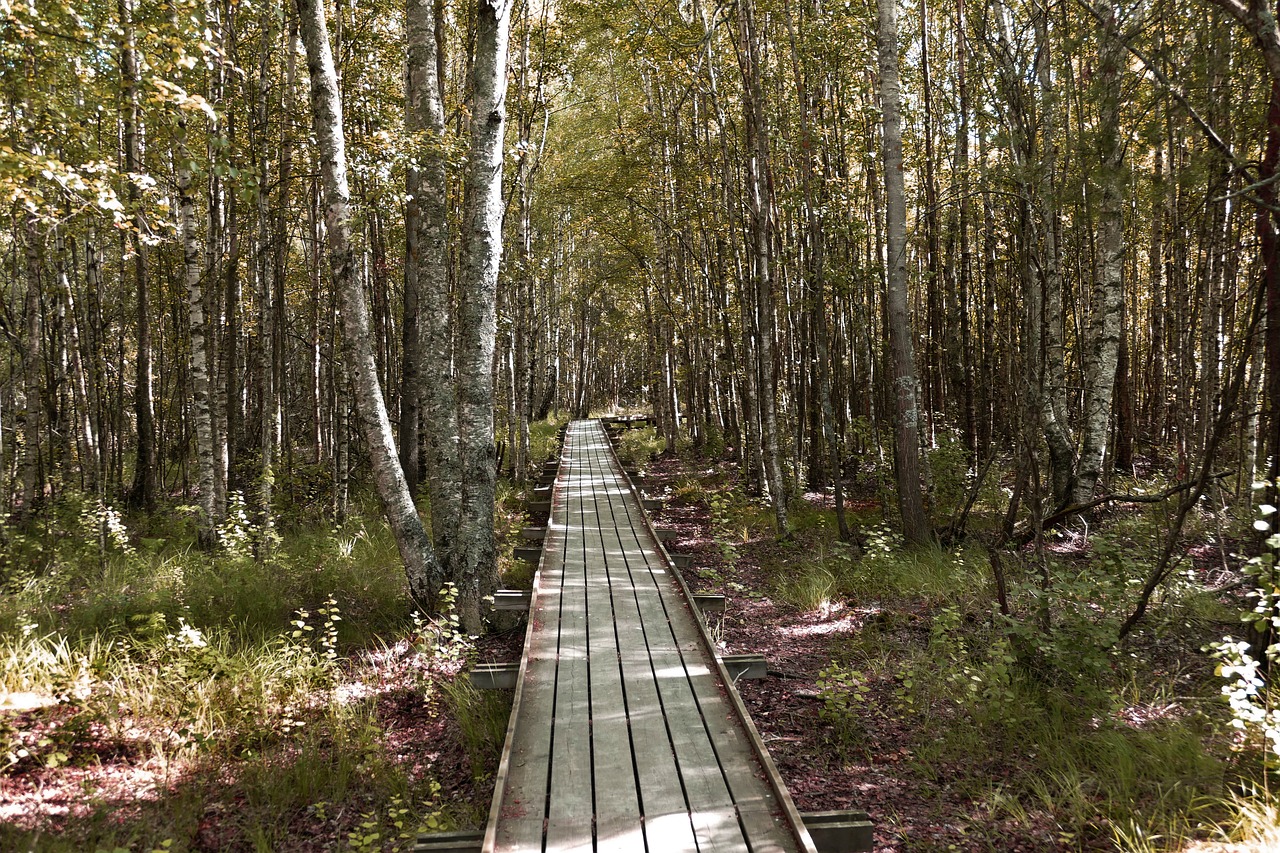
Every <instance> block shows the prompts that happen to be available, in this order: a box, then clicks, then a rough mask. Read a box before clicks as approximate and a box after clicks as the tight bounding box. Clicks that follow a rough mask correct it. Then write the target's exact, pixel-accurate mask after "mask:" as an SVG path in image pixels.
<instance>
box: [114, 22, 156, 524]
mask: <svg viewBox="0 0 1280 853" xmlns="http://www.w3.org/2000/svg"><path fill="white" fill-rule="evenodd" d="M117 9H118V12H119V15H120V29H121V45H120V77H121V81H122V83H123V85H124V91H123V95H124V122H123V123H124V128H123V130H124V168H125V171H126V172H127V173H128V174H129V175H130V176H132V175H136V174H138V173H139V172H141V171H142V167H141V163H140V161H141V159H142V154H141V150H140V147H139V144H138V55H137V50H136V48H135V46H134V28H133V2H132V0H119V3H118V4H117ZM128 183H129V192H128V197H129V205H130V207H131V208H132V210H133V229H132V230H131V231H130V232H129V241H130V249H131V250H132V252H133V269H134V288H135V291H136V293H137V302H136V303H135V305H136V309H137V310H136V311H135V322H136V325H137V331H138V356H137V359H136V360H135V362H134V369H135V376H134V398H133V401H134V417H135V419H136V421H137V425H138V453H137V458H136V460H135V462H134V469H133V487H132V488H131V489H130V490H129V501H130V503H132V504H133V505H134V506H137V507H141V508H143V509H145V510H147V511H148V512H151V511H153V510H154V509H155V505H156V491H157V485H156V480H157V468H158V467H159V459H158V454H157V451H156V425H155V404H154V402H153V396H152V385H151V296H150V287H149V282H148V281H147V247H146V245H145V244H144V243H143V241H142V235H143V234H144V233H146V232H147V230H148V229H147V223H146V220H145V219H143V216H142V212H141V209H140V208H141V204H142V193H141V192H140V191H139V189H138V185H137V183H135V182H134V180H133V178H132V177H130V178H129V179H128Z"/></svg>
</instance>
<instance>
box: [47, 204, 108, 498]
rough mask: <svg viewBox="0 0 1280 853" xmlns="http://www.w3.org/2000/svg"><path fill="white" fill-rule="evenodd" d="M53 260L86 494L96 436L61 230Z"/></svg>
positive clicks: (92, 486) (94, 480)
mask: <svg viewBox="0 0 1280 853" xmlns="http://www.w3.org/2000/svg"><path fill="white" fill-rule="evenodd" d="M54 241H55V247H54V252H55V254H56V261H57V265H58V295H59V297H60V298H61V300H62V309H63V311H64V312H65V313H66V330H67V332H66V334H67V350H68V352H69V355H70V359H71V383H72V385H71V389H72V397H73V399H74V401H75V416H76V417H75V420H76V436H77V444H78V445H79V448H80V452H79V456H80V470H81V473H82V476H83V478H84V488H85V489H86V490H87V491H88V492H89V493H90V494H97V491H98V439H97V435H96V433H95V432H94V428H93V415H92V412H93V408H92V401H91V398H90V395H89V378H88V375H87V373H86V371H85V367H84V351H83V347H82V344H81V339H80V323H79V321H78V319H77V317H76V298H75V295H74V294H73V293H72V291H71V278H70V276H69V275H68V273H67V262H66V251H67V248H66V238H65V237H64V236H63V234H62V230H61V229H58V230H57V231H56V232H55V238H54Z"/></svg>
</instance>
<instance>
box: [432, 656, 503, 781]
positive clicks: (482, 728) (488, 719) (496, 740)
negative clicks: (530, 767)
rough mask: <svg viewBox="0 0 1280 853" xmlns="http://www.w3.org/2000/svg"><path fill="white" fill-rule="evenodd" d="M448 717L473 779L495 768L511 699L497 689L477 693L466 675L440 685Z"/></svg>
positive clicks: (483, 776) (481, 777)
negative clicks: (464, 749)
mask: <svg viewBox="0 0 1280 853" xmlns="http://www.w3.org/2000/svg"><path fill="white" fill-rule="evenodd" d="M442 693H443V695H444V700H445V707H446V708H448V709H449V718H450V720H452V721H453V722H454V723H455V724H456V725H457V726H458V729H459V731H460V732H461V734H462V743H463V746H464V747H465V748H466V751H467V758H468V760H469V761H470V763H471V774H472V776H474V777H475V778H476V779H477V780H483V779H485V778H486V777H487V776H488V772H489V768H494V767H496V766H497V761H498V757H499V755H500V754H501V752H502V744H503V741H504V739H505V738H506V734H507V721H508V719H509V718H510V716H511V696H510V695H509V694H508V693H507V692H506V691H501V690H477V689H476V688H475V687H474V686H472V684H471V680H470V679H469V678H467V676H466V674H465V673H464V674H462V675H460V676H458V677H457V678H455V679H453V680H451V681H447V682H445V683H444V685H443V686H442Z"/></svg>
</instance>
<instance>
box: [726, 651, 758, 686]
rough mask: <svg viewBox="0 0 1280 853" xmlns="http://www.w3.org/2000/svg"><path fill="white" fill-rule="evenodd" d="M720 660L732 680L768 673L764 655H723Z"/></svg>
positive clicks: (756, 676)
mask: <svg viewBox="0 0 1280 853" xmlns="http://www.w3.org/2000/svg"><path fill="white" fill-rule="evenodd" d="M720 661H721V662H722V663H723V664H724V668H725V669H726V670H728V672H729V677H730V678H732V679H733V680H734V681H739V680H741V679H743V678H764V677H765V676H766V675H768V674H769V662H768V661H767V660H765V659H764V655H758V654H745V655H723V656H721V658H720Z"/></svg>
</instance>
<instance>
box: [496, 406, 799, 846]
mask: <svg viewBox="0 0 1280 853" xmlns="http://www.w3.org/2000/svg"><path fill="white" fill-rule="evenodd" d="M483 849H484V850H485V851H486V853H487V852H488V851H538V853H541V852H542V851H548V853H550V851H556V853H559V851H615V850H616V851H633V850H634V851H653V853H676V851H699V853H708V851H726V852H727V851H742V853H748V851H750V853H763V851H797V853H799V851H804V853H813V851H814V847H813V842H812V840H811V839H810V837H809V834H808V832H807V831H806V830H805V829H804V824H803V822H802V821H801V819H800V816H799V815H798V814H797V813H796V810H795V806H794V804H793V803H792V802H791V798H790V796H789V795H788V794H787V793H786V789H785V788H784V787H783V785H782V783H781V781H780V779H779V777H778V775H777V771H776V769H775V768H774V767H773V764H772V762H771V761H770V759H769V757H768V754H767V753H766V752H765V751H764V749H763V747H762V746H761V745H760V741H759V736H758V734H757V733H756V731H755V729H754V727H753V726H752V724H751V722H750V719H749V718H748V716H747V714H746V711H745V709H744V708H743V706H742V703H741V700H740V699H739V697H738V695H737V691H736V690H735V689H734V688H733V686H732V685H730V684H728V683H727V674H726V672H725V670H724V668H723V666H722V665H721V664H720V662H719V661H717V660H716V658H715V655H714V653H713V650H712V646H711V643H710V639H709V637H708V636H707V634H706V629H705V626H704V625H703V624H702V622H701V620H700V617H698V616H697V615H695V613H694V611H693V609H692V608H691V606H690V603H689V600H688V596H687V591H686V590H685V589H684V587H683V584H682V583H681V582H680V580H679V578H678V577H676V576H675V574H674V572H673V571H672V569H671V564H670V562H669V560H668V558H667V556H666V555H665V552H664V551H663V550H662V548H661V547H660V546H659V545H658V542H657V539H656V538H655V536H654V533H653V529H652V527H651V526H650V524H649V522H648V519H647V518H646V516H645V514H644V511H643V510H642V509H641V506H640V502H639V499H638V496H637V495H636V493H635V492H634V491H633V490H632V488H631V486H630V483H629V482H628V481H627V479H626V477H625V476H624V475H623V473H622V470H621V467H620V466H619V465H618V462H617V459H616V458H615V456H614V454H613V450H612V448H611V447H610V446H609V443H608V439H607V437H606V434H605V431H604V428H603V426H602V425H601V423H600V422H599V421H575V422H574V423H572V424H571V425H570V427H569V430H568V432H567V434H566V437H565V444H564V449H563V452H562V455H561V460H560V468H559V472H558V474H557V480H556V484H555V487H554V489H553V491H552V507H551V521H550V524H549V525H548V529H547V533H546V540H545V543H544V546H543V556H542V560H541V563H540V567H539V570H538V574H537V578H536V580H535V583H534V592H533V597H532V601H531V603H530V612H529V626H528V633H527V635H526V639H525V655H524V659H523V661H522V662H521V665H520V674H519V679H518V682H517V685H516V695H515V705H514V707H513V710H512V714H511V721H510V723H509V726H508V729H507V741H506V747H505V749H504V751H503V755H502V763H501V765H500V767H499V771H498V778H497V789H496V791H495V793H494V799H493V805H492V808H491V810H490V815H489V823H488V826H487V829H486V832H485V837H484V846H483Z"/></svg>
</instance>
